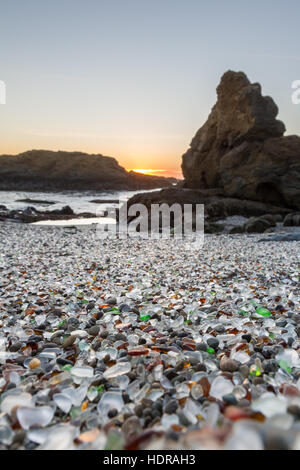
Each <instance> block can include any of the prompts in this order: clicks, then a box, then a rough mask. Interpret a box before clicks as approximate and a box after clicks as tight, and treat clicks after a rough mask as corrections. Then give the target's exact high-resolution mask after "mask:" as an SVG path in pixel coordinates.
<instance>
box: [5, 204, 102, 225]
mask: <svg viewBox="0 0 300 470" xmlns="http://www.w3.org/2000/svg"><path fill="white" fill-rule="evenodd" d="M92 217H96V216H95V214H91V213H90V212H82V213H80V214H75V213H74V211H73V209H71V207H70V206H65V207H63V208H62V209H55V210H53V211H39V210H38V209H36V208H35V207H30V206H29V207H27V208H26V209H23V210H9V209H7V208H5V209H2V210H1V209H0V221H6V220H9V221H14V222H23V223H33V222H39V221H42V220H69V219H78V218H92Z"/></svg>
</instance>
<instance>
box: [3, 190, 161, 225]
mask: <svg viewBox="0 0 300 470" xmlns="http://www.w3.org/2000/svg"><path fill="white" fill-rule="evenodd" d="M156 190H157V189H154V190H152V189H151V190H139V191H100V192H99V191H62V192H55V193H50V192H29V191H0V204H3V205H5V206H6V207H7V208H8V209H10V210H18V209H19V210H22V209H26V207H28V206H33V207H35V208H36V209H38V210H41V211H45V210H49V211H52V210H56V209H62V208H63V207H64V206H70V207H71V208H72V209H73V211H74V212H75V214H79V213H82V212H90V213H92V214H96V216H101V215H102V214H101V213H102V211H104V210H107V209H108V208H117V207H118V204H116V203H111V202H107V203H101V204H98V203H94V202H91V201H92V200H94V199H101V200H107V201H111V200H119V201H120V202H125V201H127V200H128V199H129V198H131V197H132V196H134V195H135V194H138V193H145V192H151V191H156ZM20 199H32V200H42V201H49V202H50V201H51V202H55V204H51V205H50V204H36V203H30V202H20V201H19V200H20ZM113 222H114V219H111V218H108V217H106V218H105V220H104V219H103V218H102V219H101V218H100V217H96V218H81V219H71V220H45V221H41V222H37V223H36V224H37V225H62V226H69V225H90V224H93V223H94V224H95V223H113Z"/></svg>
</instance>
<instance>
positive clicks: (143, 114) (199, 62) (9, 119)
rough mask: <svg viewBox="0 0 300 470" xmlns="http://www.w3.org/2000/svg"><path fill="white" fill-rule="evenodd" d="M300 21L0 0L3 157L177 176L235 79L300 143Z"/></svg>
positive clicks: (191, 3) (274, 5) (197, 3)
mask: <svg viewBox="0 0 300 470" xmlns="http://www.w3.org/2000/svg"><path fill="white" fill-rule="evenodd" d="M299 21H300V2H299V0H287V1H285V2H284V1H282V0H259V1H258V0H251V1H245V0H227V1H224V0H210V1H209V2H208V1H206V0H151V1H150V0H51V1H41V0H26V1H24V0H0V80H3V81H4V82H5V83H6V88H7V100H6V101H7V104H6V105H0V153H18V152H21V151H25V150H29V149H32V148H39V149H52V150H58V149H61V150H81V151H86V152H91V153H102V154H104V155H109V156H113V157H115V158H116V159H117V160H118V161H119V163H120V164H121V165H123V166H124V167H126V168H127V169H143V170H144V169H146V170H147V169H148V170H149V169H150V170H152V171H153V172H154V173H155V172H157V174H160V175H174V176H176V175H178V172H179V171H180V164H181V156H182V153H183V152H184V151H185V150H186V149H187V148H188V146H189V143H190V141H191V138H192V137H193V135H194V134H195V131H196V130H197V129H198V128H199V127H200V126H201V125H202V124H203V123H204V121H205V120H206V118H207V116H208V114H209V112H210V109H211V107H212V106H213V104H214V102H215V99H216V93H215V88H216V86H217V84H218V82H219V79H220V76H221V75H222V74H223V73H224V72H225V71H226V70H228V69H232V70H243V71H244V72H246V73H247V75H248V76H249V78H250V79H251V81H259V82H260V83H261V84H262V86H263V92H264V94H268V95H271V96H272V97H273V98H274V99H275V101H276V103H277V104H278V105H279V108H280V115H279V117H280V118H281V119H282V120H283V121H284V122H285V123H286V126H287V130H288V133H289V134H291V133H298V134H299V133H300V105H298V106H297V105H294V104H292V101H291V94H292V89H291V85H292V82H293V81H294V80H297V79H298V80H300V43H299ZM158 170H159V171H158Z"/></svg>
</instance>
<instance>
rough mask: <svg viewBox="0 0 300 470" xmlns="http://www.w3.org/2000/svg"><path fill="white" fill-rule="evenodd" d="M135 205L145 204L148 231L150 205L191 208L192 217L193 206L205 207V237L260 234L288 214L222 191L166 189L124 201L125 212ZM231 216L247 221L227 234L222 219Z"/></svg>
mask: <svg viewBox="0 0 300 470" xmlns="http://www.w3.org/2000/svg"><path fill="white" fill-rule="evenodd" d="M134 204H144V205H145V207H146V208H147V209H148V216H149V219H148V224H149V227H151V219H150V216H151V206H152V204H167V205H168V206H169V208H171V207H172V205H173V204H180V205H181V207H182V209H183V208H184V204H192V205H193V206H192V207H193V209H194V210H193V212H194V214H195V207H196V206H195V205H196V204H204V215H205V233H221V232H223V231H227V232H228V231H230V233H245V232H246V233H262V232H264V231H265V230H268V229H270V228H272V227H275V226H276V223H277V222H281V221H282V219H283V217H285V216H286V215H287V214H288V213H289V209H287V208H284V207H278V206H275V205H272V204H270V203H264V202H260V201H249V200H246V199H237V198H231V197H226V196H224V194H223V192H222V191H221V190H217V189H214V190H211V189H208V190H196V189H184V188H183V189H182V188H167V189H162V190H161V191H153V192H149V193H139V194H136V195H135V196H133V197H132V198H130V199H129V200H128V201H127V209H129V208H130V207H131V206H133V205H134ZM117 215H118V214H117ZM233 216H239V217H241V218H242V219H245V220H247V219H249V220H248V221H247V222H246V223H245V224H243V225H239V226H236V227H234V228H233V229H232V230H228V229H226V220H225V219H226V218H230V217H233ZM117 218H118V217H117ZM134 218H135V217H134V216H129V217H128V222H131V221H132V220H134ZM170 223H171V227H173V224H174V218H173V217H172V214H171V219H170Z"/></svg>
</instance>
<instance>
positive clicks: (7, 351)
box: [0, 224, 300, 450]
mask: <svg viewBox="0 0 300 470" xmlns="http://www.w3.org/2000/svg"><path fill="white" fill-rule="evenodd" d="M5 230H6V227H5V226H3V225H1V224H0V235H2V234H3V239H4V238H5V233H6V232H5ZM0 239H1V238H0ZM5 240H6V242H5V244H3V246H2V251H3V257H2V258H1V260H0V268H1V269H0V293H1V305H0V322H1V326H2V327H1V328H0V346H1V358H2V361H1V377H0V394H1V395H2V397H1V402H0V403H1V405H0V407H1V410H0V412H1V416H2V422H1V423H2V424H1V426H2V428H1V436H3V440H2V443H1V445H2V446H3V447H4V448H11V447H12V448H16V449H21V448H28V449H29V448H32V449H35V448H37V449H40V448H45V447H46V448H47V446H48V447H49V448H50V447H51V446H53V447H54V448H56V447H63V448H64V449H66V450H67V449H71V448H72V449H74V448H76V449H79V450H81V449H83V448H87V449H93V448H97V446H98V447H99V446H102V448H103V447H106V448H111V447H110V446H111V445H112V444H111V441H110V440H111V431H112V430H113V432H114V439H116V440H115V441H114V444H113V445H114V446H116V448H124V447H126V445H128V443H132V442H138V444H135V445H137V447H138V448H141V449H142V448H145V446H147V445H150V446H152V447H151V448H155V445H156V442H157V444H158V445H159V446H160V447H161V450H164V449H168V448H169V447H168V445H169V443H170V441H172V449H175V450H176V449H177V448H178V449H182V448H187V449H189V448H193V446H195V448H206V447H212V448H213V447H214V446H215V447H219V448H227V447H226V446H227V445H228V446H234V445H236V446H238V442H239V439H240V436H241V432H242V434H243V436H244V439H245V440H246V442H247V445H249V447H250V448H252V447H251V445H252V446H253V448H255V446H258V444H259V446H262V447H264V448H284V449H286V448H289V449H291V448H294V447H295V446H296V447H297V446H298V444H297V442H298V441H299V439H298V438H297V436H298V433H299V431H298V428H299V426H298V421H299V420H300V412H299V407H298V401H299V396H300V381H299V376H298V371H299V367H300V359H299V350H300V347H299V344H300V343H299V341H300V328H299V318H300V305H299V270H298V261H299V260H298V259H297V254H295V253H297V249H296V245H295V244H294V243H291V244H288V245H287V246H286V245H285V244H282V245H281V244H277V245H276V249H274V244H273V243H272V242H268V244H265V245H264V247H263V248H264V249H263V250H262V249H261V247H262V245H261V244H258V243H257V240H258V236H256V235H251V236H248V235H241V236H240V235H239V236H236V237H235V236H228V235H220V236H214V235H211V236H207V237H206V241H205V249H204V250H202V251H201V256H200V254H199V256H198V254H197V256H195V255H194V253H193V255H192V256H191V252H190V251H189V249H183V247H182V244H181V243H182V242H179V241H178V242H176V241H175V240H172V242H171V241H161V242H160V241H155V242H154V241H150V240H149V241H147V242H142V241H138V240H134V241H133V240H128V241H126V243H125V242H124V241H123V240H118V239H117V240H110V241H109V243H108V242H107V241H105V242H103V241H101V242H99V239H97V237H96V233H95V232H94V231H93V230H89V231H86V232H85V231H83V230H82V231H81V230H78V231H77V232H76V233H75V232H74V233H72V237H70V236H69V235H67V234H66V233H65V230H64V229H60V228H57V227H50V228H40V227H37V226H36V227H33V226H29V225H28V226H23V225H18V227H14V226H12V227H11V228H10V237H9V238H7V237H6V238H5ZM45 243H47V246H46V245H45ZM66 249H67V250H68V251H69V250H70V252H72V257H71V256H60V254H64V253H65V252H66ZM20 253H22V256H21V257H20ZM107 257H109V259H110V261H109V263H108V262H105V261H103V260H105V259H106V258H107ZM232 273H235V274H234V276H232ZM58 403H59V406H58V405H57V404H58ZM243 422H244V425H243V426H244V427H242V428H238V427H236V426H237V425H239V423H243ZM3 423H5V424H3ZM249 423H250V424H249ZM293 423H294V424H293ZM19 425H21V426H22V429H21V431H20V430H18V426H19ZM297 426H298V427H297ZM36 427H37V429H38V432H36ZM208 428H209V442H208V441H207V440H206V441H205V440H203V434H204V433H203V429H204V430H205V429H208ZM278 428H280V432H281V434H284V439H283V437H282V438H280V436H279V434H278V432H277V431H276V429H278ZM239 429H240V431H239ZM282 429H284V433H283V432H282ZM93 430H97V432H96V431H93ZM238 431H239V432H238ZM144 433H148V434H147V435H148V438H147V439H148V440H147V439H146V438H144ZM207 433H208V431H206V439H208V434H207ZM16 435H18V436H19V437H16ZM80 435H81V436H82V438H81V439H78V436H80ZM149 436H150V437H149ZM158 436H159V438H158ZM220 436H222V439H220ZM149 439H150V440H149ZM297 439H298V441H297ZM227 443H228V444H227ZM130 445H131V444H130ZM299 447H300V445H299ZM114 448H115V447H114Z"/></svg>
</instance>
